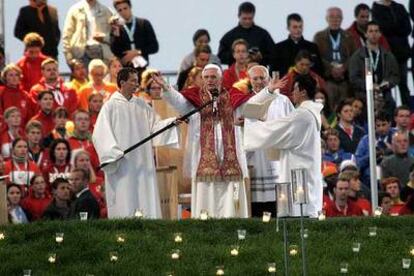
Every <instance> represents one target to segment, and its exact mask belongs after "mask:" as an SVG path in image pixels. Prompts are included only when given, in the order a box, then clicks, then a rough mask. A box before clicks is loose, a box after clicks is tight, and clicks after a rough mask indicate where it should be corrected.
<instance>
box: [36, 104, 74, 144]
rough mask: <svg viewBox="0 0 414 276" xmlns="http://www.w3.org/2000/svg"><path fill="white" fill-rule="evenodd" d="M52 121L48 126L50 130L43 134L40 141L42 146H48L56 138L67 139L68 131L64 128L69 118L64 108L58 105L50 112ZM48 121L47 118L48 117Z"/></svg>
mask: <svg viewBox="0 0 414 276" xmlns="http://www.w3.org/2000/svg"><path fill="white" fill-rule="evenodd" d="M51 119H52V121H51V123H50V126H49V127H48V128H51V132H50V133H49V134H48V135H45V136H44V138H43V141H42V144H43V147H45V148H49V146H50V144H51V143H52V142H53V141H54V140H56V139H65V140H67V139H69V133H68V130H67V129H66V123H67V122H68V120H69V114H68V111H67V110H66V108H64V107H58V108H56V110H55V111H53V113H52V118H51ZM48 121H49V118H48Z"/></svg>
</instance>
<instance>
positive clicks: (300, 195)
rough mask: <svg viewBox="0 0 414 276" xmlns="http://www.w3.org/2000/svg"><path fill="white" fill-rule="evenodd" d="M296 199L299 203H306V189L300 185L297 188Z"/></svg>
mask: <svg viewBox="0 0 414 276" xmlns="http://www.w3.org/2000/svg"><path fill="white" fill-rule="evenodd" d="M296 199H297V201H298V203H305V191H304V190H303V188H302V187H298V189H297V190H296Z"/></svg>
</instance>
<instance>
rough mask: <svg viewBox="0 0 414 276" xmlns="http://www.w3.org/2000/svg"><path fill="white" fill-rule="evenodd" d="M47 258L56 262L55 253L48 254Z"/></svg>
mask: <svg viewBox="0 0 414 276" xmlns="http://www.w3.org/2000/svg"><path fill="white" fill-rule="evenodd" d="M47 260H48V261H49V263H51V264H54V263H55V262H56V254H55V253H52V254H49V258H48V259H47Z"/></svg>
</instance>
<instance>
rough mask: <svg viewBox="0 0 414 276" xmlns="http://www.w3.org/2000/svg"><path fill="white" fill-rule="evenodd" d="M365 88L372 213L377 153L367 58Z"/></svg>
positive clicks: (372, 84) (370, 72)
mask: <svg viewBox="0 0 414 276" xmlns="http://www.w3.org/2000/svg"><path fill="white" fill-rule="evenodd" d="M365 89H366V94H367V97H366V98H367V112H368V141H369V143H368V145H369V171H370V184H371V202H372V213H374V210H375V209H376V208H377V207H378V184H377V154H376V149H375V145H376V141H375V113H374V79H373V72H372V64H371V62H370V60H369V58H365Z"/></svg>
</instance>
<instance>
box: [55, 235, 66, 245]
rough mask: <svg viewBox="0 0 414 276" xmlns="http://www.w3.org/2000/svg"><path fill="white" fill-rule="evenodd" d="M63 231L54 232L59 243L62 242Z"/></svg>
mask: <svg viewBox="0 0 414 276" xmlns="http://www.w3.org/2000/svg"><path fill="white" fill-rule="evenodd" d="M64 235H65V234H64V233H56V236H55V241H56V243H57V244H61V243H62V242H63V237H64Z"/></svg>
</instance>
